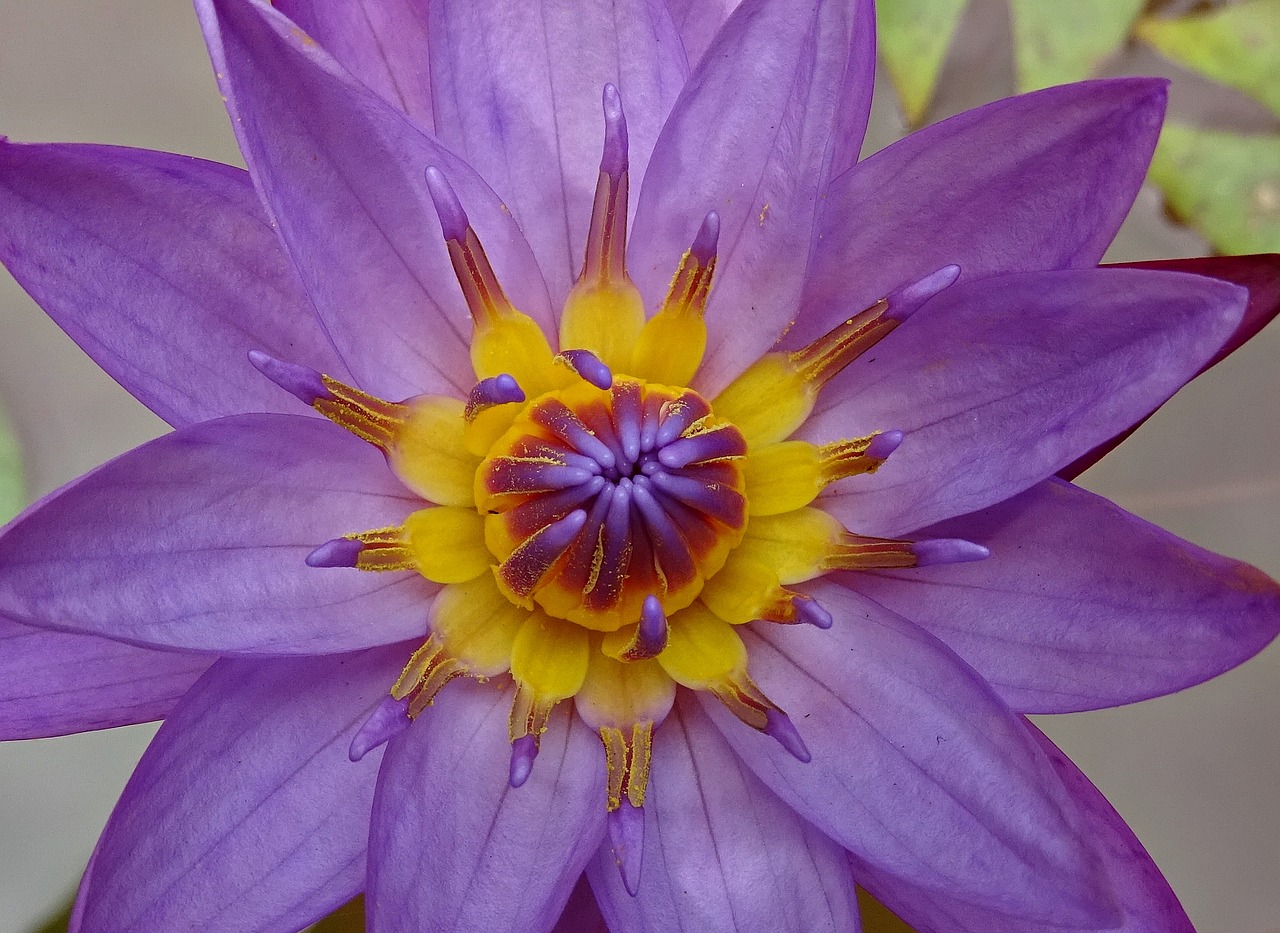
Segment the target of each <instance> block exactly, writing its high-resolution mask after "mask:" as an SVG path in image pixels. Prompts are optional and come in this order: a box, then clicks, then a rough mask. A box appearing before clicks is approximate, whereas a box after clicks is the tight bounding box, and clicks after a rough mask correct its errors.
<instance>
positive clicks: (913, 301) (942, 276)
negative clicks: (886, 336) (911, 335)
mask: <svg viewBox="0 0 1280 933" xmlns="http://www.w3.org/2000/svg"><path fill="white" fill-rule="evenodd" d="M958 278H960V267H959V266H958V265H955V264H954V263H952V264H950V265H946V266H943V267H942V268H941V269H937V270H935V271H933V272H930V273H929V274H928V275H926V276H924V277H923V278H921V279H917V280H916V281H914V282H912V283H910V284H909V285H904V286H902V287H901V288H899V289H898V290H896V291H894V292H890V293H889V296H888V299H887V300H888V302H889V307H888V310H886V311H885V317H886V318H890V319H892V320H895V321H898V322H899V323H901V322H902V321H905V320H906V319H907V318H909V317H911V315H913V314H915V313H916V312H917V311H918V310H920V308H921V306H922V305H924V303H925V302H927V301H928V300H929V299H930V298H933V297H934V296H935V295H937V294H938V293H939V292H941V291H942V290H943V289H945V288H948V287H949V286H951V285H953V284H955V281H956V279H958Z"/></svg>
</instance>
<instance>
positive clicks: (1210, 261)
mask: <svg viewBox="0 0 1280 933" xmlns="http://www.w3.org/2000/svg"><path fill="white" fill-rule="evenodd" d="M1119 265H1120V266H1121V267H1122V268H1128V269H1154V270H1158V271H1164V272H1190V273H1192V274H1193V275H1207V276H1210V277H1211V278H1215V279H1221V280H1222V281H1224V282H1231V283H1233V284H1235V285H1239V286H1241V287H1243V288H1247V289H1249V303H1248V304H1247V305H1245V309H1244V318H1243V319H1242V320H1241V321H1240V324H1239V325H1238V326H1237V327H1236V329H1235V333H1233V334H1232V335H1231V338H1230V339H1229V340H1228V341H1227V342H1226V343H1225V344H1223V346H1222V348H1221V349H1220V350H1219V351H1218V352H1217V353H1215V354H1214V355H1213V359H1211V360H1209V362H1208V363H1206V364H1205V365H1204V366H1203V367H1201V369H1200V372H1204V371H1205V370H1207V369H1209V368H1210V367H1212V366H1217V365H1218V364H1219V363H1221V362H1222V361H1223V360H1224V359H1226V358H1227V357H1228V356H1230V355H1231V354H1232V353H1234V352H1236V350H1238V349H1240V348H1241V347H1242V346H1244V344H1246V343H1247V342H1248V341H1250V340H1252V339H1253V338H1254V337H1255V336H1256V335H1257V333H1258V332H1259V331H1260V330H1262V328H1264V327H1266V326H1267V325H1268V324H1270V323H1271V322H1272V321H1273V320H1274V319H1275V317H1276V315H1277V314H1280V254H1277V253H1266V254H1263V255H1259V256H1201V257H1198V258H1195V259H1161V260H1157V261H1155V262H1131V263H1120V264H1119ZM1196 375H1199V373H1197V374H1196ZM1192 378H1195V377H1194V376H1193V377H1192ZM1145 420H1146V418H1144V419H1142V421H1145ZM1142 421H1139V422H1138V423H1137V424H1135V425H1132V426H1131V427H1130V428H1129V429H1128V430H1126V431H1124V432H1123V433H1122V434H1119V435H1117V436H1116V437H1113V438H1111V439H1110V440H1109V441H1107V442H1106V443H1105V444H1100V445H1099V446H1097V447H1095V448H1094V449H1093V450H1091V451H1089V452H1088V453H1087V454H1085V455H1084V456H1083V457H1080V458H1078V459H1077V460H1075V462H1073V463H1071V464H1070V465H1068V466H1066V467H1064V468H1063V469H1061V470H1059V471H1058V475H1059V476H1060V477H1062V478H1063V479H1066V480H1072V479H1075V478H1076V477H1077V476H1079V475H1080V474H1081V473H1083V472H1084V471H1085V470H1087V469H1089V467H1091V466H1093V465H1094V464H1095V463H1097V462H1098V461H1099V460H1101V459H1102V458H1103V457H1105V456H1106V455H1107V454H1108V453H1109V452H1110V451H1112V450H1114V449H1115V448H1116V447H1118V446H1120V444H1121V443H1122V442H1123V441H1124V440H1125V438H1127V437H1128V436H1129V435H1130V434H1132V433H1133V432H1134V431H1136V430H1137V429H1138V428H1139V427H1140V426H1141V425H1142Z"/></svg>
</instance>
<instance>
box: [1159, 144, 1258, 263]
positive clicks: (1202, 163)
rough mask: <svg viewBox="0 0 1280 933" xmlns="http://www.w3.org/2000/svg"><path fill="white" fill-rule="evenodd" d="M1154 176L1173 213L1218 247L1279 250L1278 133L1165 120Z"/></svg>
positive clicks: (1228, 250)
mask: <svg viewBox="0 0 1280 933" xmlns="http://www.w3.org/2000/svg"><path fill="white" fill-rule="evenodd" d="M1150 178H1151V180H1152V181H1153V182H1155V183H1156V184H1157V185H1159V186H1160V189H1161V190H1162V191H1163V192H1164V196H1165V199H1166V201H1167V203H1168V206H1169V209H1170V211H1171V212H1172V213H1173V214H1174V215H1175V216H1177V217H1178V218H1179V219H1181V220H1183V221H1184V222H1186V223H1187V224H1188V225H1190V226H1191V227H1194V228H1195V229H1196V230H1199V231H1200V232H1201V233H1203V234H1204V235H1205V236H1206V237H1207V238H1208V239H1209V241H1210V242H1211V243H1212V244H1213V246H1214V248H1215V249H1217V250H1218V251H1220V252H1223V253H1269V252H1275V251H1277V250H1280V136H1240V135H1237V134H1235V133H1220V132H1214V131H1210V130H1201V129H1196V128H1195V127H1190V126H1185V125H1182V124H1178V123H1166V124H1165V126H1164V131H1163V132H1162V133H1161V134H1160V143H1159V145H1157V146H1156V154H1155V158H1154V159H1153V160H1152V162H1151V175H1150Z"/></svg>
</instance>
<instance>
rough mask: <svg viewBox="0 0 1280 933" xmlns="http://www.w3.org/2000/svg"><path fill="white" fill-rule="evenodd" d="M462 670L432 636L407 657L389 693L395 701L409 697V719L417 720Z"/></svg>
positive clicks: (462, 672)
mask: <svg viewBox="0 0 1280 933" xmlns="http://www.w3.org/2000/svg"><path fill="white" fill-rule="evenodd" d="M465 673H466V669H465V668H464V667H463V665H462V664H461V662H459V661H458V660H457V659H456V658H452V657H450V656H449V655H448V654H446V653H445V650H444V643H443V642H441V641H440V639H439V638H437V637H436V636H435V635H432V636H431V637H429V638H428V639H427V641H426V642H425V643H424V644H423V646H422V647H421V648H419V649H418V650H417V651H415V652H414V653H413V656H412V657H411V658H409V663H408V664H406V665H405V668H404V671H403V672H402V673H401V674H400V678H399V679H398V680H397V681H396V682H395V686H393V687H392V688H391V696H392V697H393V698H395V699H397V700H403V699H404V698H405V697H410V698H411V699H410V700H409V718H410V719H416V718H417V717H418V715H419V714H420V713H421V712H422V711H423V710H424V709H426V708H427V707H428V706H430V705H431V703H432V701H433V700H435V698H436V694H438V693H439V692H440V691H441V690H442V689H443V688H444V686H445V685H446V684H447V683H449V681H451V680H453V679H454V678H455V677H461V676H462V675H463V674H465Z"/></svg>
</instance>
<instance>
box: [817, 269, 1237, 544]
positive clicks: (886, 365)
mask: <svg viewBox="0 0 1280 933" xmlns="http://www.w3.org/2000/svg"><path fill="white" fill-rule="evenodd" d="M1244 301H1245V292H1244V290H1243V289H1240V288H1236V287H1235V286H1232V285H1228V284H1226V283H1224V282H1218V281H1214V280H1212V279H1206V278H1201V277H1199V276H1191V275H1184V274H1180V273H1174V272H1142V271H1137V270H1132V269H1087V270H1074V271H1063V272H1036V273H1025V274H1022V275H1006V276H995V277H992V278H989V279H979V280H976V281H969V282H966V283H960V284H957V285H953V286H952V287H951V288H949V289H947V290H946V291H944V292H942V293H941V294H940V295H939V296H938V297H936V298H934V299H933V300H932V301H930V302H929V303H928V304H926V305H925V306H924V307H923V308H922V309H921V310H920V311H918V312H917V313H916V314H915V315H914V316H912V318H911V319H910V320H908V321H907V322H906V323H904V324H903V325H902V326H901V327H899V328H898V329H897V330H896V331H894V332H893V333H891V334H890V335H889V336H888V337H887V338H885V340H884V341H883V342H882V343H880V344H879V345H877V346H876V348H875V349H874V351H872V352H871V353H868V354H866V355H864V356H863V357H861V358H860V359H858V360H856V361H855V362H854V363H853V364H852V365H851V366H850V367H849V368H848V369H846V370H845V371H844V372H843V373H841V374H840V375H839V376H837V377H836V379H835V380H833V381H832V383H831V384H830V385H829V386H828V387H827V388H826V389H825V390H824V393H823V395H822V396H821V397H820V398H819V410H818V411H817V412H816V413H815V415H814V416H813V417H812V418H810V420H809V422H808V423H807V424H806V425H805V427H804V428H803V429H802V430H801V436H802V437H804V438H805V439H807V440H815V441H823V442H825V441H829V440H834V439H836V438H845V437H858V436H862V435H866V434H870V433H873V432H875V431H880V430H884V429H885V428H888V427H893V428H898V429H901V430H903V431H904V432H906V439H905V440H904V441H903V443H902V446H901V447H900V448H899V449H898V450H897V451H896V452H895V453H894V455H893V457H892V458H891V459H890V460H889V462H888V463H887V464H885V467H884V468H883V469H882V470H880V471H879V472H878V473H876V474H875V475H873V476H859V477H856V478H854V479H853V480H850V481H847V482H844V483H841V484H839V485H837V486H834V487H832V489H831V490H829V492H828V494H827V495H826V496H824V498H823V499H822V500H821V501H822V504H823V506H824V507H825V508H826V509H827V510H828V511H830V512H832V513H833V514H834V515H836V516H837V517H838V518H840V519H841V520H843V521H844V522H845V524H846V525H847V526H848V527H849V528H850V530H852V531H856V532H859V533H867V534H873V535H882V536H894V535H898V534H901V533H904V532H909V531H914V530H915V529H918V528H920V527H922V526H924V525H929V524H932V523H934V522H937V521H940V520H942V519H944V518H949V517H951V516H953V515H959V514H964V513H967V512H973V511H976V510H978V509H982V508H986V507H987V506H989V505H991V504H993V503H995V502H999V501H1001V500H1003V499H1007V498H1009V497H1010V496H1013V495H1016V494H1017V493H1019V492H1021V491H1022V490H1024V489H1026V488H1028V487H1030V486H1032V485H1034V484H1035V483H1037V482H1039V481H1040V480H1042V479H1044V478H1046V477H1048V476H1051V475H1052V474H1053V473H1054V472H1056V471H1057V470H1059V469H1061V468H1062V467H1063V466H1064V465H1066V464H1067V463H1070V462H1071V461H1072V460H1073V459H1075V458H1076V457H1077V456H1079V455H1080V454H1081V453H1082V452H1084V451H1086V450H1089V449H1090V448H1091V447H1093V446H1094V445H1096V444H1098V443H1099V442H1101V441H1103V440H1106V439H1107V438H1110V437H1113V436H1114V435H1115V434H1116V433H1117V432H1119V431H1121V430H1123V429H1124V428H1126V427H1128V426H1129V425H1131V424H1133V422H1134V421H1136V420H1137V419H1138V418H1141V417H1142V416H1143V415H1144V414H1146V413H1147V412H1149V411H1152V410H1153V409H1155V408H1156V407H1157V406H1159V405H1160V404H1161V403H1162V402H1164V401H1165V399H1167V398H1168V397H1169V396H1170V395H1172V394H1173V393H1174V392H1175V391H1177V389H1178V388H1180V387H1181V386H1182V385H1183V383H1185V382H1186V380H1187V379H1188V378H1190V376H1191V375H1192V374H1193V373H1195V372H1196V371H1197V370H1198V369H1199V368H1200V367H1201V366H1202V365H1204V363H1205V361H1206V360H1208V359H1209V358H1210V357H1211V356H1212V355H1213V354H1214V353H1215V352H1216V351H1217V349H1218V348H1219V347H1220V346H1222V343H1223V341H1225V340H1226V339H1227V337H1229V336H1230V334H1231V332H1232V331H1233V330H1234V328H1235V327H1236V325H1237V323H1238V322H1239V320H1240V315H1241V313H1242V312H1243V310H1244Z"/></svg>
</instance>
